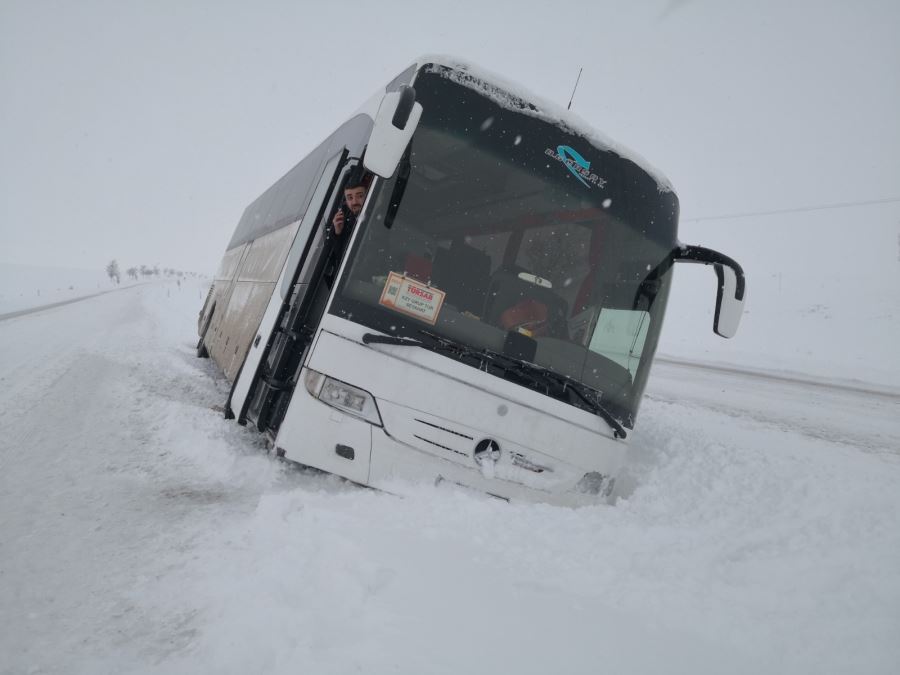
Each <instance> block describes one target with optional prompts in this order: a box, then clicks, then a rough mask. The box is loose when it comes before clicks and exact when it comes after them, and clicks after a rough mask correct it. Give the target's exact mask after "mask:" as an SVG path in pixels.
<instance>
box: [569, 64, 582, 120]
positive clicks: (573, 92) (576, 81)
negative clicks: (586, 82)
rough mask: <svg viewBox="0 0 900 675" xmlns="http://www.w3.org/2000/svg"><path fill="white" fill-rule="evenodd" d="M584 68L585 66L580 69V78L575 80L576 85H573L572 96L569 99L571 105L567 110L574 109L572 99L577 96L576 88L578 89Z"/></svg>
mask: <svg viewBox="0 0 900 675" xmlns="http://www.w3.org/2000/svg"><path fill="white" fill-rule="evenodd" d="M582 70H584V68H579V69H578V78H577V79H576V80H575V86H574V87H572V98H570V99H569V105H568V107H567V108H566V110H571V109H572V100H573V99H574V98H575V90H576V89H578V83H579V82H580V81H581V71H582Z"/></svg>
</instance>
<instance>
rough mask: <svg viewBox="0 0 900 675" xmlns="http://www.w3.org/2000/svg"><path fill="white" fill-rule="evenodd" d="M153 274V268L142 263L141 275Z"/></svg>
mask: <svg viewBox="0 0 900 675" xmlns="http://www.w3.org/2000/svg"><path fill="white" fill-rule="evenodd" d="M151 274H153V270H151V269H150V268H149V267H147V266H146V265H141V276H144V277H149V276H150V275H151Z"/></svg>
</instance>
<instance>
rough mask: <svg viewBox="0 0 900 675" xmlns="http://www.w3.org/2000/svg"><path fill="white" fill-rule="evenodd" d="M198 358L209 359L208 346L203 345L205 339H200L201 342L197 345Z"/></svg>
mask: <svg viewBox="0 0 900 675" xmlns="http://www.w3.org/2000/svg"><path fill="white" fill-rule="evenodd" d="M197 358H198V359H208V358H209V351H208V350H207V349H206V345H205V344H204V343H203V338H200V342H198V343H197Z"/></svg>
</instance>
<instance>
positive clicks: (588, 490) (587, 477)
mask: <svg viewBox="0 0 900 675" xmlns="http://www.w3.org/2000/svg"><path fill="white" fill-rule="evenodd" d="M615 486H616V479H615V478H612V477H611V476H606V475H604V474H602V473H598V472H597V471H591V472H590V473H586V474H584V477H583V478H582V479H581V480H580V481H578V483H577V484H576V485H575V490H576V491H577V492H583V493H584V494H589V495H602V496H604V497H609V496H610V495H611V494H612V491H613V488H614V487H615Z"/></svg>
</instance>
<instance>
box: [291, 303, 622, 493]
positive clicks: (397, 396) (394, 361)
mask: <svg viewBox="0 0 900 675" xmlns="http://www.w3.org/2000/svg"><path fill="white" fill-rule="evenodd" d="M322 326H323V328H324V330H322V331H321V332H320V333H319V335H318V336H317V340H316V344H315V347H314V349H313V350H312V353H311V355H310V357H309V360H308V363H307V366H308V367H309V368H311V369H312V370H315V371H318V372H320V373H324V374H325V375H328V376H329V377H333V378H335V379H337V380H341V381H343V382H346V383H348V384H351V385H353V386H355V387H359V388H361V389H364V390H366V391H368V392H369V393H370V394H372V396H373V397H374V398H375V401H376V404H377V406H378V408H379V411H380V414H381V418H382V421H383V423H384V428H383V429H382V428H379V427H375V426H372V425H370V424H368V423H367V422H364V421H362V420H358V419H357V418H355V417H352V416H348V415H345V414H343V413H340V412H338V411H337V410H335V409H333V408H330V407H329V406H327V405H325V404H324V403H322V402H320V401H318V400H317V399H314V398H313V397H312V396H311V395H310V394H309V393H308V392H307V391H306V389H305V388H304V386H303V384H302V376H301V383H300V384H298V386H297V389H296V390H295V391H294V396H293V398H292V400H291V403H290V406H289V407H288V410H287V414H286V416H285V419H284V422H283V424H282V426H281V429H280V431H279V434H278V438H277V440H276V445H277V446H278V447H279V448H281V449H283V450H284V451H285V455H286V457H287V458H289V459H292V460H295V461H298V462H300V463H302V464H308V465H311V466H315V467H317V468H320V469H324V470H326V471H330V472H333V473H336V474H339V475H341V476H345V477H346V478H349V479H350V480H353V481H356V482H359V483H363V484H367V485H372V486H373V487H379V488H383V489H386V490H395V489H397V486H396V485H395V483H396V481H397V479H403V480H412V481H430V482H433V481H435V480H446V481H449V482H452V483H457V484H460V485H464V486H467V487H472V488H474V489H477V490H480V491H483V492H486V493H489V494H494V495H497V496H501V497H505V498H510V499H523V500H529V501H543V502H549V503H556V504H565V505H578V504H587V503H601V502H603V501H604V500H605V495H604V494H596V493H595V494H585V493H581V492H578V491H577V490H576V488H575V486H576V484H578V482H579V481H580V480H581V479H582V478H584V476H585V474H587V473H596V474H600V475H602V476H604V477H605V478H606V479H607V481H609V480H610V479H612V478H614V477H615V476H616V475H617V474H618V473H619V471H620V469H621V466H622V463H623V461H624V455H625V450H626V448H627V446H626V444H625V443H624V442H623V441H621V440H616V439H615V438H614V437H613V434H612V431H611V430H610V429H608V427H606V423H605V422H603V420H601V419H600V418H599V417H597V416H595V415H593V414H591V413H588V412H586V411H583V410H580V409H578V408H575V407H573V406H570V405H568V404H566V403H563V402H561V401H557V400H555V399H552V398H549V397H547V396H544V395H542V394H540V393H538V392H536V391H532V390H530V389H526V388H524V387H520V386H518V385H515V384H512V383H510V382H507V381H505V380H502V379H500V378H498V377H495V376H493V375H490V374H488V373H485V372H482V371H479V370H477V369H475V368H472V367H470V366H467V365H464V364H461V363H458V362H456V361H454V360H452V359H449V358H447V357H444V356H441V355H439V354H435V353H433V352H430V351H428V350H424V349H420V348H417V347H403V346H396V345H380V344H379V345H372V346H367V345H364V344H361V343H360V342H358V341H357V340H360V339H361V337H362V334H363V333H364V332H366V331H367V329H366V328H365V327H363V326H360V325H358V324H354V323H352V322H350V321H346V320H344V319H341V318H339V317H335V316H331V315H327V316H326V317H325V319H324V320H323V322H322ZM360 425H363V426H364V427H368V428H369V429H370V431H371V436H369V437H367V438H363V435H362V434H361V432H360V431H359V429H360V428H361V427H360ZM483 439H493V440H495V441H497V443H498V444H499V445H500V449H501V454H500V459H499V460H498V461H497V462H496V463H495V464H493V465H491V466H489V467H487V469H486V468H483V467H479V465H478V464H477V463H476V462H475V460H474V449H475V446H476V444H477V443H478V442H479V441H481V440H483ZM354 440H355V442H356V443H357V444H360V445H354V442H353V441H354ZM337 444H342V445H349V446H350V447H353V448H354V451H355V454H356V456H355V458H354V459H353V460H348V459H344V458H343V457H340V456H339V455H338V454H337V453H336V452H335V446H336V445H337ZM601 492H602V491H601Z"/></svg>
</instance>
